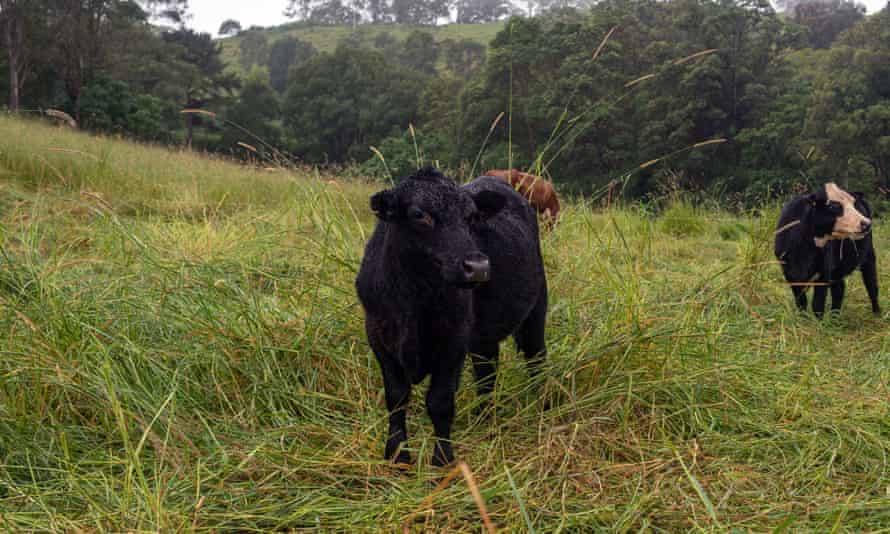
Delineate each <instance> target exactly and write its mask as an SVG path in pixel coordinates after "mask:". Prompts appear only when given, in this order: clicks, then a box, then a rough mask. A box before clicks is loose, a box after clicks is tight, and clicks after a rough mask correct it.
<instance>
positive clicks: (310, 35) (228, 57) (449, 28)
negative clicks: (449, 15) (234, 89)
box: [220, 21, 505, 72]
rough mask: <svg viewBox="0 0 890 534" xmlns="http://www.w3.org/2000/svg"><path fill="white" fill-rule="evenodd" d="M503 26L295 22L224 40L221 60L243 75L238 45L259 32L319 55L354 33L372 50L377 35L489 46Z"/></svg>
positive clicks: (488, 24) (497, 23) (243, 33)
mask: <svg viewBox="0 0 890 534" xmlns="http://www.w3.org/2000/svg"><path fill="white" fill-rule="evenodd" d="M504 24H505V22H504V21H499V22H491V23H487V24H446V25H443V26H410V25H404V24H362V25H359V26H358V27H357V29H356V30H353V27H352V26H307V25H305V24H304V23H301V22H292V23H288V24H282V25H281V26H270V27H267V28H260V29H250V30H245V31H243V32H241V34H240V35H238V36H235V37H227V38H224V39H221V40H220V43H221V44H222V47H223V51H222V57H223V60H224V61H225V63H226V65H228V67H229V68H230V69H231V70H233V71H235V72H242V71H243V69H242V67H241V64H240V63H239V58H240V55H241V52H240V48H239V45H240V43H241V39H242V38H243V36H244V35H245V34H246V33H248V32H255V31H258V32H260V33H262V34H264V35H265V36H266V38H267V39H268V41H269V44H270V45H271V44H272V43H273V42H275V41H277V40H278V39H281V38H283V37H287V36H291V37H296V38H297V39H300V40H301V41H306V42H308V43H311V44H312V46H314V47H315V48H317V49H318V51H319V52H332V51H333V50H334V49H335V48H336V47H337V43H338V42H339V41H340V40H341V39H343V38H344V37H348V36H350V35H352V34H353V31H355V32H356V33H357V36H358V37H359V39H360V40H361V41H362V42H363V43H367V44H368V45H369V46H371V44H370V43H372V42H373V40H374V38H375V37H376V36H377V35H378V34H381V33H389V34H390V35H392V36H393V37H395V38H396V39H398V40H400V41H404V40H405V38H406V37H407V36H408V35H409V34H410V33H411V32H413V31H415V30H422V31H425V32H429V33H431V34H433V36H434V37H435V39H436V41H444V40H446V39H454V40H461V39H472V40H473V41H476V42H479V43H481V44H483V45H485V46H488V43H489V42H491V40H492V39H493V38H494V36H495V35H497V33H498V32H499V31H500V30H501V28H503V27H504Z"/></svg>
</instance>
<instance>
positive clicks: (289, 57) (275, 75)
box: [268, 37, 318, 93]
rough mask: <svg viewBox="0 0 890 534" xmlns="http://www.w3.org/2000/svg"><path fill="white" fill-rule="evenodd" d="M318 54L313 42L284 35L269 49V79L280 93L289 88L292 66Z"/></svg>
mask: <svg viewBox="0 0 890 534" xmlns="http://www.w3.org/2000/svg"><path fill="white" fill-rule="evenodd" d="M316 55H318V50H316V49H315V47H314V46H312V44H310V43H307V42H306V41H301V40H299V39H295V38H293V37H284V38H282V39H278V40H277V41H275V42H273V43H272V46H271V48H270V49H269V63H268V67H269V80H270V83H271V85H272V87H273V88H274V89H275V90H276V91H278V92H279V93H284V91H285V90H286V89H287V77H288V74H289V73H290V70H291V68H293V67H294V66H295V65H299V64H301V63H303V62H305V61H308V60H310V59H312V58H313V57H315V56H316Z"/></svg>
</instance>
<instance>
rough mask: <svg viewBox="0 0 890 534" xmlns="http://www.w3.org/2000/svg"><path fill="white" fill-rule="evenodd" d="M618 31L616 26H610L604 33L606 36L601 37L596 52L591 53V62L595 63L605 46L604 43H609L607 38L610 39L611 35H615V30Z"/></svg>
mask: <svg viewBox="0 0 890 534" xmlns="http://www.w3.org/2000/svg"><path fill="white" fill-rule="evenodd" d="M617 29H618V26H612V28H611V29H610V30H609V31H608V32H607V33H606V36H605V37H603V40H602V42H601V43H600V45H599V46H598V47H596V51H595V52H594V53H593V58H591V59H593V61H596V58H598V57H599V55H600V52H602V51H603V48H604V47H605V46H606V43H607V42H608V41H609V37H612V34H613V33H615V30H617Z"/></svg>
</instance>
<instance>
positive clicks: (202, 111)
mask: <svg viewBox="0 0 890 534" xmlns="http://www.w3.org/2000/svg"><path fill="white" fill-rule="evenodd" d="M180 113H183V114H186V115H189V114H191V115H206V116H207V117H213V118H214V119H215V118H216V113H214V112H212V111H207V110H206V109H192V108H187V109H183V110H182V111H180Z"/></svg>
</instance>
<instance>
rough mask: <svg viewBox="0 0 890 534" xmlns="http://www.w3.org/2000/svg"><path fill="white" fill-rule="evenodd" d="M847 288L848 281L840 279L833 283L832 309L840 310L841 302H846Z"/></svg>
mask: <svg viewBox="0 0 890 534" xmlns="http://www.w3.org/2000/svg"><path fill="white" fill-rule="evenodd" d="M846 288H847V284H846V282H844V281H843V280H838V281H837V282H834V283H833V284H831V311H840V309H841V304H843V302H844V290H845V289H846Z"/></svg>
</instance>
